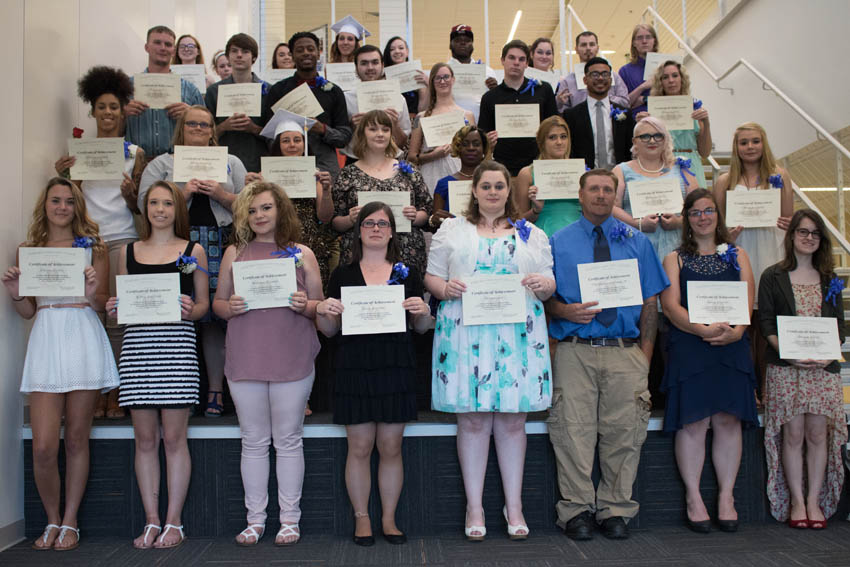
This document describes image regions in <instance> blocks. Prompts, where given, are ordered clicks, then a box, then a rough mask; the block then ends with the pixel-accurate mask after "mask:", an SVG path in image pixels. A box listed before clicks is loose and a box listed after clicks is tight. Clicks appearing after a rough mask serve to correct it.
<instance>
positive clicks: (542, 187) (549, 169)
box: [531, 159, 585, 201]
mask: <svg viewBox="0 0 850 567" xmlns="http://www.w3.org/2000/svg"><path fill="white" fill-rule="evenodd" d="M531 167H532V169H531V170H532V171H533V172H534V183H533V184H534V185H536V186H537V200H538V201H545V200H547V199H578V187H579V183H578V181H579V179H581V176H582V175H584V171H585V164H584V160H583V159H536V160H534V163H533V165H532V166H531Z"/></svg>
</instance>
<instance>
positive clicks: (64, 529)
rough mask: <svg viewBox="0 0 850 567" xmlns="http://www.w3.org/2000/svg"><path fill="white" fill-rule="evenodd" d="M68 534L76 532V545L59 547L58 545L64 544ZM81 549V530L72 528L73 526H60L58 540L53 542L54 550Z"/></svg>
mask: <svg viewBox="0 0 850 567" xmlns="http://www.w3.org/2000/svg"><path fill="white" fill-rule="evenodd" d="M68 532H74V534H76V536H77V541H75V542H74V545H69V546H67V547H57V546H56V544H57V543H62V540H63V539H64V538H65V534H66V533H68ZM78 547H80V530H78V529H77V528H72V527H71V526H59V535H58V536H57V537H56V540H55V541H54V542H53V549H54V550H55V551H71V550H72V549H77V548H78Z"/></svg>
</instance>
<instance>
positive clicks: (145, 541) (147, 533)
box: [133, 524, 162, 549]
mask: <svg viewBox="0 0 850 567" xmlns="http://www.w3.org/2000/svg"><path fill="white" fill-rule="evenodd" d="M151 530H158V533H157V536H158V535H159V534H160V533H162V526H158V525H156V524H145V531H144V534H145V537H143V538H142V545H135V544H133V547H135V548H136V549H150V548H152V547H153V544H154V542H155V541H156V538H154V539H153V540H152V541H151V542H150V543H148V536H150V535H151Z"/></svg>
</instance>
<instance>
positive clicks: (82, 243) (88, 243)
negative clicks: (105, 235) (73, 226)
mask: <svg viewBox="0 0 850 567" xmlns="http://www.w3.org/2000/svg"><path fill="white" fill-rule="evenodd" d="M92 246H94V238H92V237H91V236H77V237H76V238H74V243H73V244H72V245H71V248H91V247H92Z"/></svg>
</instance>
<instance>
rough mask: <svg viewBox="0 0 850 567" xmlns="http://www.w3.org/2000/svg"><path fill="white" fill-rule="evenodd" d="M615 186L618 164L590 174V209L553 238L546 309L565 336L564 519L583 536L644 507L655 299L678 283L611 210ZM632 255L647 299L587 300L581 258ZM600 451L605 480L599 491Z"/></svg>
mask: <svg viewBox="0 0 850 567" xmlns="http://www.w3.org/2000/svg"><path fill="white" fill-rule="evenodd" d="M616 193H617V178H616V177H615V176H614V175H613V174H612V173H611V172H609V171H607V170H604V169H594V170H591V171H588V172H586V173H585V174H584V175H583V176H582V177H581V181H580V188H579V202H580V203H581V208H582V217H581V218H580V219H579V220H578V221H576V222H574V223H573V224H571V225H569V226H567V227H565V228H563V229H561V230H559V231H558V232H556V233H555V234H554V235H552V238H551V239H550V244H551V246H552V255H553V257H554V259H555V266H554V271H555V281H556V283H557V291H556V293H555V295H554V296H553V297H552V299H550V300H549V301H548V302H547V303H546V311H547V312H548V313H549V314H550V316H551V323H550V325H549V334H550V335H551V336H552V337H553V338H555V339H557V340H558V341H559V343H558V346H557V350H556V354H555V365H554V369H553V372H554V377H555V385H554V391H553V396H552V408H551V409H550V410H549V421H548V426H549V439H550V441H551V442H552V446H553V448H554V450H555V459H556V461H557V466H558V484H559V488H560V492H561V498H562V499H561V500H560V501H559V502H558V504H557V507H556V509H557V513H558V521H557V523H558V526H560V527H561V528H563V529H564V531H565V532H566V534H567V535H568V536H569V537H571V538H573V539H579V540H583V539H590V538H592V537H593V527H594V520H595V523H598V524H599V526H600V528H601V530H602V533H603V534H604V535H605V536H606V537H608V538H611V539H623V538H626V537H628V535H629V532H628V527H627V526H626V523H627V522H628V520H629V519H631V518H633V517H634V516H635V515H636V514H637V512H638V503H637V502H635V501H634V500H632V485H633V484H634V480H635V476H636V474H637V468H638V462H639V460H640V450H641V446H642V445H643V442H644V440H645V439H646V428H647V424H648V423H649V409H650V397H649V390H648V389H647V374H648V371H649V362H650V360H651V358H652V348H653V344H654V341H655V334H656V330H657V326H658V310H657V309H658V308H657V303H656V298H657V295H658V294H659V293H660V292H661V291H662V290H663V289H664V288H666V287H667V286H669V285H670V281H669V280H668V279H667V276H666V275H665V273H664V270H663V268H662V266H661V263H660V262H659V261H658V258H657V257H656V255H655V252H654V250H653V248H652V245H651V244H650V242H649V240H648V239H647V238H646V237H645V236H644V235H643V234H641V233H640V232H638V231H635V230H632V229H631V228H630V227H628V226H627V225H625V224H623V223H621V222H619V221H618V220H616V219H615V218H614V217H613V216H612V214H611V213H612V211H613V209H614V200H615V197H616ZM630 258H635V259H637V261H638V271H639V275H640V288H641V295H642V297H643V304H642V305H635V306H630V307H617V308H608V309H604V310H603V309H597V308H596V307H595V306H596V305H597V302H595V301H591V302H587V303H582V302H581V292H580V289H579V280H578V271H577V268H576V266H577V265H578V264H588V263H592V262H604V261H609V260H610V261H613V260H626V259H630ZM597 449H598V451H599V466H600V470H601V478H600V481H599V487H598V489H597V490H594V487H593V481H592V480H591V471H592V469H593V460H594V454H595V452H596V450H597ZM594 515H595V517H594Z"/></svg>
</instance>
